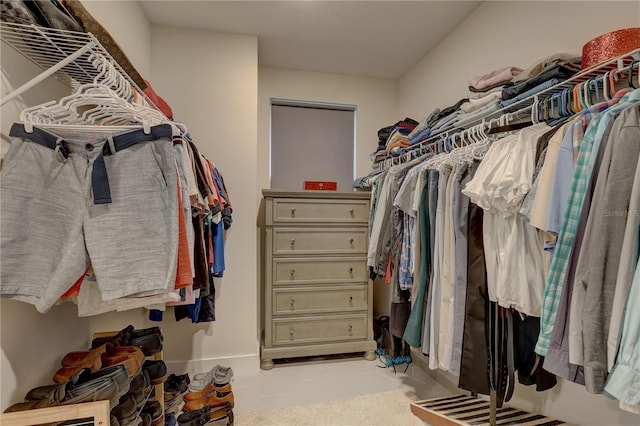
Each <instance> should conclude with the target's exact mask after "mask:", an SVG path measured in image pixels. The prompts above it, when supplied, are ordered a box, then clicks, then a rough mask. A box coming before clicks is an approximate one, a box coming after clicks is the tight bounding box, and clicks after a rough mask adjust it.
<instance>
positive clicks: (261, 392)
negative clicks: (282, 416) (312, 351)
mask: <svg viewBox="0 0 640 426" xmlns="http://www.w3.org/2000/svg"><path fill="white" fill-rule="evenodd" d="M381 365H382V364H381V363H380V362H379V361H377V360H376V361H366V360H364V358H362V356H334V357H314V358H303V359H296V360H293V359H292V360H283V361H279V362H278V363H276V366H275V367H274V368H273V369H272V370H268V371H263V370H259V371H257V372H255V371H254V372H250V373H244V372H242V371H235V372H234V373H235V379H234V381H233V393H234V396H235V408H234V411H236V412H243V411H245V412H246V411H259V410H270V409H273V408H280V407H289V406H295V405H302V404H313V403H316V402H322V401H330V400H336V399H342V398H350V397H354V396H358V395H366V394H372V393H378V392H386V391H390V390H395V389H408V390H412V391H414V392H415V393H416V394H417V397H418V398H419V399H427V398H432V397H436V396H445V395H450V394H451V392H449V391H448V390H447V389H446V388H445V387H443V386H442V385H441V384H439V383H437V382H436V381H435V380H434V379H432V378H431V377H430V376H429V375H428V374H427V373H425V372H424V371H423V370H422V369H421V368H420V367H418V366H416V365H414V364H412V365H410V366H409V369H408V370H407V372H406V373H403V372H402V371H403V370H404V367H405V366H404V365H402V366H399V367H398V371H397V372H396V373H395V374H394V372H393V368H379V366H381Z"/></svg>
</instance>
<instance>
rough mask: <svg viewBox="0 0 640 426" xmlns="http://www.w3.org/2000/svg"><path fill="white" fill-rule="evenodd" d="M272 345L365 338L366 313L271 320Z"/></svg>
mask: <svg viewBox="0 0 640 426" xmlns="http://www.w3.org/2000/svg"><path fill="white" fill-rule="evenodd" d="M272 326H273V333H272V339H273V341H272V343H273V344H274V345H291V344H304V343H320V342H337V341H343V340H354V339H365V338H366V337H367V314H366V313H362V314H354V315H339V316H338V315H334V316H322V317H308V318H300V319H297V318H296V319H290V318H287V319H279V318H278V319H274V320H272Z"/></svg>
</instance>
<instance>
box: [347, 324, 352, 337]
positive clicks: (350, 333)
mask: <svg viewBox="0 0 640 426" xmlns="http://www.w3.org/2000/svg"><path fill="white" fill-rule="evenodd" d="M347 330H348V331H349V336H351V335H352V334H353V333H352V331H353V326H352V325H351V324H349V326H348V327H347Z"/></svg>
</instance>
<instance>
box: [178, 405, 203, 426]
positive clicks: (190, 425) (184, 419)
mask: <svg viewBox="0 0 640 426" xmlns="http://www.w3.org/2000/svg"><path fill="white" fill-rule="evenodd" d="M209 420H211V409H210V408H209V407H208V406H207V407H204V408H202V409H200V410H197V411H184V412H183V413H182V414H180V415H179V416H178V424H179V425H180V426H202V425H206V424H207V423H209Z"/></svg>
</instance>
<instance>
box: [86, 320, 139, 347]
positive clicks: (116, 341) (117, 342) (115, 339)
mask: <svg viewBox="0 0 640 426" xmlns="http://www.w3.org/2000/svg"><path fill="white" fill-rule="evenodd" d="M133 330H134V329H133V326H132V325H128V326H126V327H125V328H123V329H122V330H120V331H119V332H118V333H117V334H116V335H115V336H109V337H96V338H95V339H93V340H92V341H91V349H95V348H97V347H98V346H100V345H102V344H105V343H111V344H112V345H114V346H129V345H128V342H129V337H130V335H131V333H132V332H133Z"/></svg>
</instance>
